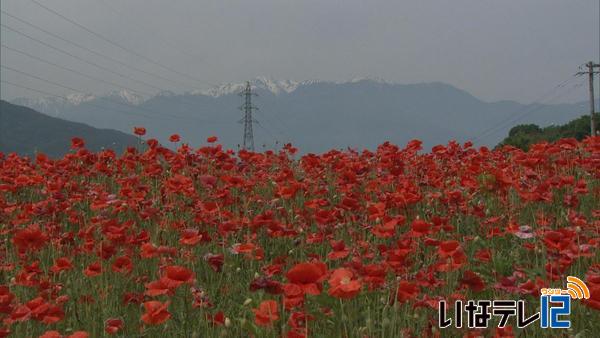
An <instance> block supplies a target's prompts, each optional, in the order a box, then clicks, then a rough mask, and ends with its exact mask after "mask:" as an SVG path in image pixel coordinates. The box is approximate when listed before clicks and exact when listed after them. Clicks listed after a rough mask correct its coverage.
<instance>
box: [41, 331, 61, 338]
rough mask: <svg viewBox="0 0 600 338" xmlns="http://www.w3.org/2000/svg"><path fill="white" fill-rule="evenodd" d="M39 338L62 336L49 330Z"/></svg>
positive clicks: (58, 337)
mask: <svg viewBox="0 0 600 338" xmlns="http://www.w3.org/2000/svg"><path fill="white" fill-rule="evenodd" d="M40 338H62V335H61V334H60V332H58V331H55V330H50V331H46V332H44V333H43V334H42V335H41V336H40Z"/></svg>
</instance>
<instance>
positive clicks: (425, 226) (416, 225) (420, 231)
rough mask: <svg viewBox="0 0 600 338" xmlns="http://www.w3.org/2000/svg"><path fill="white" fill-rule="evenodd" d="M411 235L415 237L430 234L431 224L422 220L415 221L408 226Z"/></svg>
mask: <svg viewBox="0 0 600 338" xmlns="http://www.w3.org/2000/svg"><path fill="white" fill-rule="evenodd" d="M410 227H411V229H412V231H411V233H412V235H413V236H415V237H421V236H425V235H427V234H429V233H430V228H431V224H429V223H427V222H425V221H424V220H422V219H415V220H414V221H413V222H412V223H411V225H410Z"/></svg>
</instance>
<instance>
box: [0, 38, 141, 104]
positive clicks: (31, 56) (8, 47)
mask: <svg viewBox="0 0 600 338" xmlns="http://www.w3.org/2000/svg"><path fill="white" fill-rule="evenodd" d="M0 46H2V47H3V48H5V49H8V50H10V51H12V52H15V53H19V54H21V55H25V56H27V57H30V58H32V59H34V60H38V61H40V62H43V63H46V64H48V65H51V66H54V67H57V68H60V69H62V70H66V71H68V72H71V73H74V74H77V75H80V76H83V77H86V78H88V79H91V80H94V81H99V82H102V83H105V84H109V85H112V86H115V87H119V88H123V89H125V87H124V86H123V85H120V84H118V83H115V82H112V81H107V80H103V79H101V78H98V77H95V76H92V75H88V74H85V73H83V72H80V71H78V70H75V69H72V68H68V67H64V66H61V65H59V64H56V63H54V62H51V61H48V60H44V59H42V58H40V57H37V56H35V55H32V54H29V53H27V52H25V51H22V50H19V49H16V48H13V47H10V46H7V45H5V44H3V43H0ZM126 89H128V90H131V91H132V92H136V93H139V94H143V95H152V94H151V93H148V92H144V91H141V90H135V89H131V88H126Z"/></svg>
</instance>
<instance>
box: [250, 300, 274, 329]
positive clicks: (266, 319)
mask: <svg viewBox="0 0 600 338" xmlns="http://www.w3.org/2000/svg"><path fill="white" fill-rule="evenodd" d="M252 312H254V321H255V322H256V324H257V325H260V326H268V325H271V324H272V323H273V322H275V321H277V320H278V319H279V309H278V307H277V302H276V301H274V300H265V301H262V302H261V303H260V305H259V306H258V308H257V309H252Z"/></svg>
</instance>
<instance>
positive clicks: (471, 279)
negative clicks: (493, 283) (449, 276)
mask: <svg viewBox="0 0 600 338" xmlns="http://www.w3.org/2000/svg"><path fill="white" fill-rule="evenodd" d="M460 283H461V285H462V286H466V287H468V288H469V289H471V290H473V291H475V292H480V291H483V290H484V289H485V282H484V281H483V279H481V277H479V275H478V274H476V273H475V272H473V271H471V270H467V271H465V272H464V274H463V278H462V279H461V281H460Z"/></svg>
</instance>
